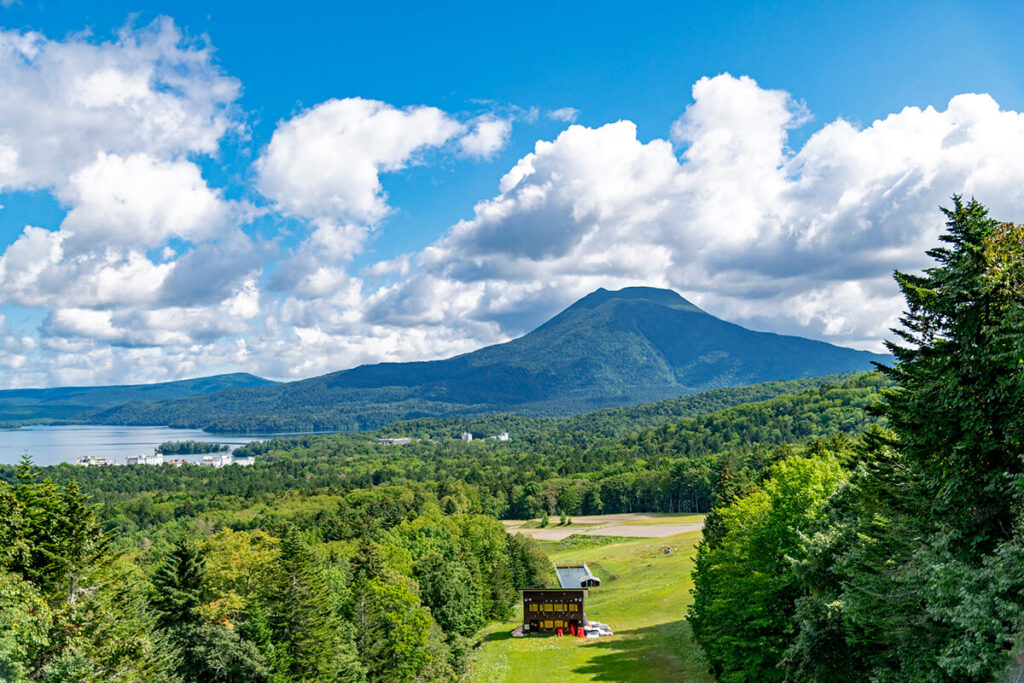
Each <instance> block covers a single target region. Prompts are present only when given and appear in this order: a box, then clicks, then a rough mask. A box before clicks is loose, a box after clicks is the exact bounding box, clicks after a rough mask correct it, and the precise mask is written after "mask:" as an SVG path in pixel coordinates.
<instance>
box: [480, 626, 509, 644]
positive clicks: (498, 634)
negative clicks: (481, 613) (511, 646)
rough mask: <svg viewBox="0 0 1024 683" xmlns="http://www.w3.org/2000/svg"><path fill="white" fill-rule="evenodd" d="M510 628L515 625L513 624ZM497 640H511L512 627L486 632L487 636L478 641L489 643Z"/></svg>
mask: <svg viewBox="0 0 1024 683" xmlns="http://www.w3.org/2000/svg"><path fill="white" fill-rule="evenodd" d="M512 628H515V627H514V626H513V627H512ZM498 640H512V629H508V630H505V629H501V630H500V631H495V632H494V633H488V634H487V637H486V638H484V639H483V640H481V641H480V642H481V643H490V642H493V641H498Z"/></svg>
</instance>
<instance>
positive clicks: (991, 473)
mask: <svg viewBox="0 0 1024 683" xmlns="http://www.w3.org/2000/svg"><path fill="white" fill-rule="evenodd" d="M946 215H947V218H948V224H947V225H948V230H947V232H946V234H945V235H944V236H943V237H942V239H943V242H944V245H943V246H942V247H941V248H937V249H934V250H932V251H930V252H929V255H930V256H931V257H932V258H934V259H935V261H936V265H935V266H934V267H932V268H929V269H927V270H926V271H925V273H924V274H922V275H911V274H906V273H897V275H896V280H897V282H898V284H899V286H900V288H901V289H902V291H903V294H904V296H905V297H906V300H907V310H906V313H905V314H904V316H903V318H902V320H901V323H902V327H901V329H900V330H898V331H897V335H898V337H899V341H898V342H894V343H890V345H889V348H890V350H891V351H892V352H893V354H895V356H896V358H897V359H898V363H897V364H896V365H895V366H894V367H893V368H891V369H888V370H886V374H887V375H888V376H890V377H891V378H892V379H893V380H894V381H896V382H897V383H898V388H895V389H892V390H889V391H887V392H885V400H884V404H883V406H882V407H881V410H880V413H881V414H882V415H884V416H885V417H886V419H887V421H888V429H887V430H883V429H881V428H879V427H877V426H875V427H872V428H870V429H869V430H868V431H867V432H866V433H865V434H864V435H863V436H862V437H861V438H860V439H859V440H858V441H857V442H856V443H855V444H852V445H850V444H837V445H838V446H839V447H832V446H830V447H828V448H823V449H821V450H820V452H818V453H815V454H813V456H812V457H809V458H808V457H801V456H791V457H788V458H786V459H784V460H782V461H780V462H778V463H776V464H774V465H772V466H771V467H770V468H768V469H767V471H766V472H765V475H766V476H765V477H764V480H763V481H762V482H753V483H752V482H750V481H749V480H748V481H740V480H733V479H731V478H728V477H722V478H720V479H719V481H718V482H717V486H716V489H715V494H714V509H713V511H712V513H711V515H709V517H708V519H707V523H706V526H705V532H704V541H703V543H702V545H701V547H700V550H699V554H698V558H697V565H696V571H695V575H694V579H695V585H696V592H695V602H694V604H693V607H692V609H691V611H690V622H691V624H692V626H693V629H694V633H695V635H696V637H697V639H698V641H699V642H700V643H701V645H702V647H703V649H704V651H705V653H706V654H707V656H708V660H709V662H710V664H711V668H712V671H713V673H714V674H715V675H716V676H717V677H718V678H719V679H720V680H723V681H785V680H800V681H851V682H852V681H865V680H872V681H960V682H963V681H979V682H981V681H992V680H996V679H997V678H998V677H999V676H1000V675H1003V674H1005V673H1006V670H1007V667H1008V666H1009V665H1010V654H1011V653H1012V652H1014V651H1015V650H1016V651H1019V649H1020V647H1021V638H1022V635H1024V523H1022V522H1024V520H1022V509H1024V508H1022V502H1024V487H1022V485H1021V484H1022V482H1024V227H1022V226H1015V225H1012V224H1008V223H999V222H997V221H994V220H992V219H990V218H989V217H988V215H987V213H986V211H985V209H984V208H983V207H981V206H980V205H979V204H977V203H976V202H974V201H971V202H969V203H964V202H962V201H961V200H960V198H958V197H957V198H955V206H954V208H953V209H952V210H949V211H947V212H946ZM1017 675H1019V672H1018V674H1017ZM1014 679H1015V680H1016V676H1015V678H1014Z"/></svg>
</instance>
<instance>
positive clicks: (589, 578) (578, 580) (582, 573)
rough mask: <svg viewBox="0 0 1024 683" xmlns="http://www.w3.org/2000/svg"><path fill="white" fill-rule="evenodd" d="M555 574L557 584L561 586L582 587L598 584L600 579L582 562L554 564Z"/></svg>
mask: <svg viewBox="0 0 1024 683" xmlns="http://www.w3.org/2000/svg"><path fill="white" fill-rule="evenodd" d="M555 574H557V575H558V584H559V585H560V586H561V587H562V588H582V587H584V586H590V585H594V584H597V585H600V583H601V579H599V578H597V577H596V576H594V575H593V574H591V573H590V568H589V567H588V566H587V565H586V563H583V564H573V565H557V564H556V565H555Z"/></svg>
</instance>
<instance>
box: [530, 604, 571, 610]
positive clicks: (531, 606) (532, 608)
mask: <svg viewBox="0 0 1024 683" xmlns="http://www.w3.org/2000/svg"><path fill="white" fill-rule="evenodd" d="M574 606H575V605H574ZM530 611H531V612H536V611H537V603H535V602H531V603H530Z"/></svg>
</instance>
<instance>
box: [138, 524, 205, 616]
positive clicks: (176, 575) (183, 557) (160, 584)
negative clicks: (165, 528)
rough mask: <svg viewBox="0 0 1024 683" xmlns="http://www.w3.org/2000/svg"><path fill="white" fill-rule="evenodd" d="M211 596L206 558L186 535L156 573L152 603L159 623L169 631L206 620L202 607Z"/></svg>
mask: <svg viewBox="0 0 1024 683" xmlns="http://www.w3.org/2000/svg"><path fill="white" fill-rule="evenodd" d="M207 597H208V590H207V586H206V558H205V557H204V556H203V554H202V552H201V551H200V549H199V547H198V546H196V544H194V543H192V542H191V541H190V540H188V539H187V538H182V539H180V540H179V541H178V543H177V544H176V545H175V546H174V549H173V550H171V552H170V554H169V555H168V556H167V557H166V558H165V559H164V562H163V564H161V565H160V568H159V569H157V572H156V574H155V575H154V576H153V597H152V599H151V600H150V602H151V604H152V605H153V609H154V610H155V611H156V613H157V615H158V623H159V624H160V626H161V627H162V628H165V629H168V630H175V629H178V628H180V627H183V626H194V625H197V624H200V623H202V616H201V615H200V614H199V607H201V606H202V605H204V604H205V603H206V599H207Z"/></svg>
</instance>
